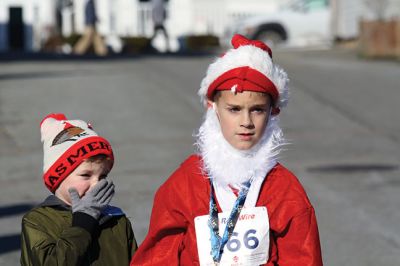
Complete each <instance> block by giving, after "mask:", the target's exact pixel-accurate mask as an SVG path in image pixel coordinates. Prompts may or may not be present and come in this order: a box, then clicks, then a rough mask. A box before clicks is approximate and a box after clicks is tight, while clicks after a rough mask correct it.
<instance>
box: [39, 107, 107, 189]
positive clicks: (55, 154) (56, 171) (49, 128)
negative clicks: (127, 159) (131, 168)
mask: <svg viewBox="0 0 400 266" xmlns="http://www.w3.org/2000/svg"><path fill="white" fill-rule="evenodd" d="M40 131H41V139H42V142H43V155H44V157H43V179H44V183H45V185H46V187H47V188H48V189H49V190H50V191H51V192H53V193H54V192H55V190H56V189H57V188H58V186H59V185H60V183H61V182H62V181H63V180H64V179H65V178H66V177H67V176H68V175H69V174H70V173H71V172H72V171H73V170H74V169H75V168H76V167H78V166H79V165H80V164H81V163H82V161H83V160H85V159H87V158H90V157H92V156H95V155H99V154H104V155H106V156H108V157H109V158H110V159H111V163H112V164H113V162H114V155H113V151H112V148H111V145H110V143H109V142H108V141H107V140H106V139H104V138H103V137H100V136H99V135H97V133H96V132H94V131H93V129H92V126H91V125H90V124H88V123H86V122H85V121H82V120H67V118H66V117H65V115H64V114H50V115H48V116H46V117H45V118H44V119H43V120H42V122H41V123H40Z"/></svg>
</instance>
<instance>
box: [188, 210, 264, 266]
mask: <svg viewBox="0 0 400 266" xmlns="http://www.w3.org/2000/svg"><path fill="white" fill-rule="evenodd" d="M208 217H209V215H203V216H198V217H196V218H195V219H194V220H195V229H196V240H197V251H198V254H199V260H200V265H201V266H205V265H214V262H213V259H212V256H211V254H210V253H211V242H210V231H209V228H208V224H207V223H208ZM228 217H229V213H219V214H218V221H219V232H220V235H221V234H222V233H223V232H224V230H225V227H226V221H227V220H228ZM268 252H269V220H268V212H267V208H266V207H253V208H244V209H242V211H241V213H240V216H239V219H238V221H237V223H236V226H235V229H234V232H233V233H232V236H231V238H230V239H229V241H228V242H227V244H226V246H225V248H224V251H223V253H222V258H221V262H220V264H221V265H261V264H265V263H266V262H267V260H268Z"/></svg>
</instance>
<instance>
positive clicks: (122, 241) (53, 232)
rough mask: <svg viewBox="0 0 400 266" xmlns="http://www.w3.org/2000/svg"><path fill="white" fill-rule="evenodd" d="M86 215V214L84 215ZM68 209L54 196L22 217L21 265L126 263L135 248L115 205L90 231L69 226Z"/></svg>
mask: <svg viewBox="0 0 400 266" xmlns="http://www.w3.org/2000/svg"><path fill="white" fill-rule="evenodd" d="M85 215H86V214H85ZM72 217H73V216H72V212H71V210H70V207H68V206H67V205H65V204H64V203H63V202H62V201H61V200H59V199H58V198H57V197H55V196H54V195H52V196H49V197H48V198H47V199H46V200H45V202H43V203H42V204H41V205H40V206H39V207H37V208H35V209H33V210H31V211H30V212H28V213H27V214H25V216H24V217H23V219H22V234H21V265H51V266H56V265H74V266H76V265H107V266H111V265H129V262H130V260H131V258H132V256H133V254H134V252H135V250H136V249H137V244H136V240H135V236H134V234H133V231H132V227H131V223H130V222H129V220H128V219H127V218H126V216H125V215H124V214H123V212H122V211H121V210H120V209H119V208H116V207H111V206H110V207H109V208H107V209H106V210H105V211H104V212H103V215H102V216H101V218H100V220H99V221H98V222H97V221H96V220H94V219H93V220H94V221H95V226H93V228H94V229H93V230H87V228H86V229H84V228H83V227H79V226H71V225H72Z"/></svg>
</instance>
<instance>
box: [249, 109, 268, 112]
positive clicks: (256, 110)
mask: <svg viewBox="0 0 400 266" xmlns="http://www.w3.org/2000/svg"><path fill="white" fill-rule="evenodd" d="M252 111H253V112H254V113H264V112H266V111H267V110H265V109H264V108H254V109H253V110H252Z"/></svg>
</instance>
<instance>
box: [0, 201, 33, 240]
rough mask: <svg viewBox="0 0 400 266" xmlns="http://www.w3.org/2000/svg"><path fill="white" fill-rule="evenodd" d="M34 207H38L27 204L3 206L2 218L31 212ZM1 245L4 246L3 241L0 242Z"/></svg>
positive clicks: (1, 208) (0, 212)
mask: <svg viewBox="0 0 400 266" xmlns="http://www.w3.org/2000/svg"><path fill="white" fill-rule="evenodd" d="M34 206H36V205H34V204H27V203H22V204H14V205H7V206H1V207H0V218H4V217H6V216H12V215H17V214H22V213H26V212H28V211H29V210H31V209H32V208H33V207H34ZM0 243H2V244H3V242H2V241H0Z"/></svg>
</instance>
